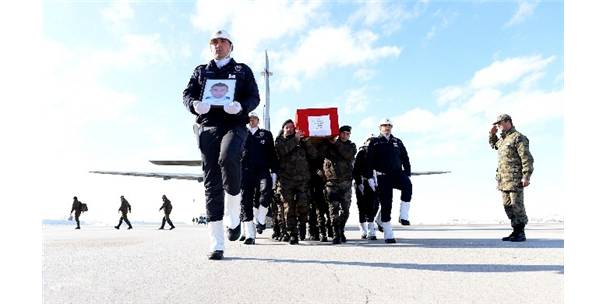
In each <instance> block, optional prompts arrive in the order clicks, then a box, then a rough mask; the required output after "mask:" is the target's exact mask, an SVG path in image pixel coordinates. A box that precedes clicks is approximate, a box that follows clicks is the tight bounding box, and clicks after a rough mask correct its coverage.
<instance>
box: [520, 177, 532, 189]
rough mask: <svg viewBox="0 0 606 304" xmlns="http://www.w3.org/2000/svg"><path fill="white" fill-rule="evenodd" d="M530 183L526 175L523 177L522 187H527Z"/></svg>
mask: <svg viewBox="0 0 606 304" xmlns="http://www.w3.org/2000/svg"><path fill="white" fill-rule="evenodd" d="M528 185H530V181H529V180H528V179H526V178H525V177H524V178H522V187H527V186H528Z"/></svg>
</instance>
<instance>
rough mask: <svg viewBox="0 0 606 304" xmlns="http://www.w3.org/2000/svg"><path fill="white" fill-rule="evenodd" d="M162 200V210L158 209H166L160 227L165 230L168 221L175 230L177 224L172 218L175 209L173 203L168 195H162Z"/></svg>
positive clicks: (171, 228)
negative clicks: (174, 223)
mask: <svg viewBox="0 0 606 304" xmlns="http://www.w3.org/2000/svg"><path fill="white" fill-rule="evenodd" d="M162 202H163V203H162V207H160V210H158V211H162V209H164V217H163V218H162V226H160V228H158V229H159V230H163V229H164V225H165V224H166V222H168V224H169V225H170V230H173V229H175V225H173V222H172V221H171V220H170V212H171V211H172V210H173V205H172V204H171V203H170V200H169V199H168V198H167V197H166V195H162Z"/></svg>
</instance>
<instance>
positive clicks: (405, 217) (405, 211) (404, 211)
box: [400, 201, 410, 225]
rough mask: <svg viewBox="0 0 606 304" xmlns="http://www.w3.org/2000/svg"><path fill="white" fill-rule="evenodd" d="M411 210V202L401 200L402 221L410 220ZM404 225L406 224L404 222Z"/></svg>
mask: <svg viewBox="0 0 606 304" xmlns="http://www.w3.org/2000/svg"><path fill="white" fill-rule="evenodd" d="M409 210H410V202H405V201H401V202H400V222H402V220H404V221H406V222H408V211H409ZM402 225H405V224H404V223H402Z"/></svg>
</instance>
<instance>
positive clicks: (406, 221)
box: [400, 219, 410, 226]
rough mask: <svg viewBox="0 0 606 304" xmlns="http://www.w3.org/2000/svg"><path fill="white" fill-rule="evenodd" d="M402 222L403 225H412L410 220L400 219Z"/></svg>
mask: <svg viewBox="0 0 606 304" xmlns="http://www.w3.org/2000/svg"><path fill="white" fill-rule="evenodd" d="M400 224H402V226H410V222H409V221H408V220H404V219H400Z"/></svg>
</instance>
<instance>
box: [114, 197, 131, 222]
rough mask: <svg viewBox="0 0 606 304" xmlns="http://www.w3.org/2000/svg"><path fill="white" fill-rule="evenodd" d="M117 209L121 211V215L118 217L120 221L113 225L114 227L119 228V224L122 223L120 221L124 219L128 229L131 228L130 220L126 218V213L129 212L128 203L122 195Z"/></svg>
mask: <svg viewBox="0 0 606 304" xmlns="http://www.w3.org/2000/svg"><path fill="white" fill-rule="evenodd" d="M118 211H120V212H122V216H121V217H120V222H118V226H114V228H116V229H120V225H122V221H125V222H126V224H127V225H128V229H133V226H132V225H131V224H130V221H129V220H128V213H130V212H131V208H130V204H129V203H128V201H127V200H126V199H125V198H124V195H122V196H120V208H118Z"/></svg>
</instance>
